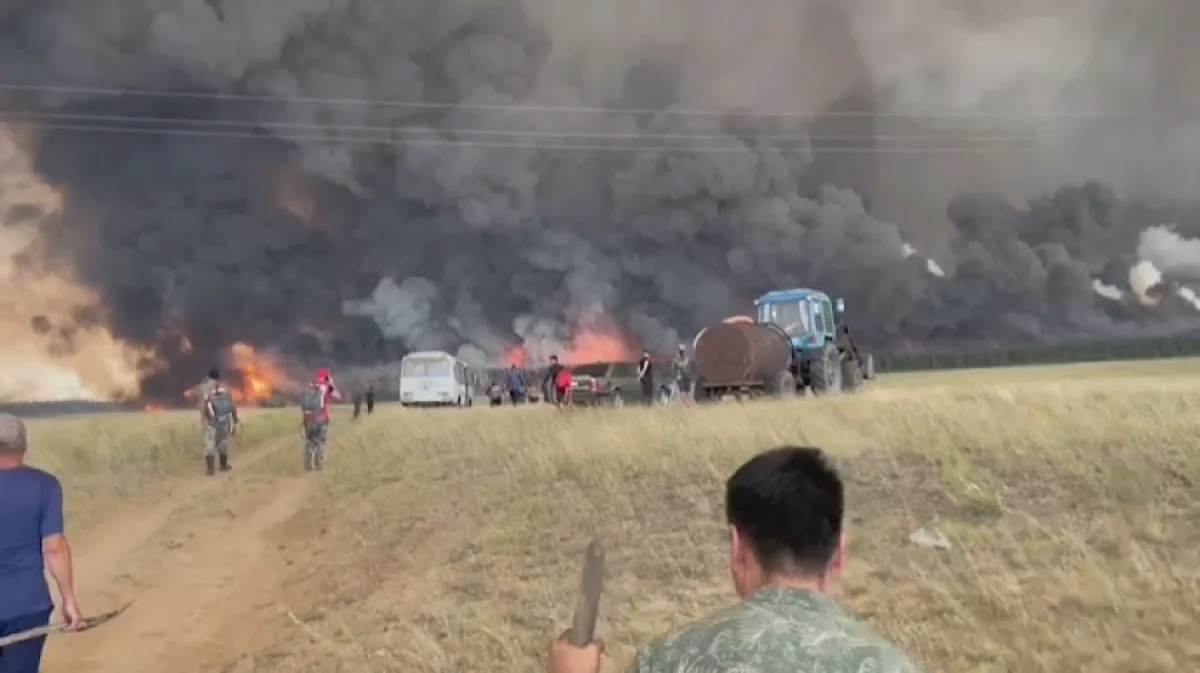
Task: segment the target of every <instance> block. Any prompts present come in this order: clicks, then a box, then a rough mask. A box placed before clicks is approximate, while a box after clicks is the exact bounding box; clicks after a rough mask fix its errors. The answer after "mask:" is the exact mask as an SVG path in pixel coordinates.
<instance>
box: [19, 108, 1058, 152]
mask: <svg viewBox="0 0 1200 673" xmlns="http://www.w3.org/2000/svg"><path fill="white" fill-rule="evenodd" d="M0 122H3V123H8V124H11V125H14V126H33V127H35V128H38V129H48V130H54V131H76V132H83V133H109V134H128V135H160V136H179V137H192V138H228V139H244V140H286V141H289V142H293V143H295V142H302V141H315V142H331V143H359V144H375V145H392V146H420V145H427V146H449V147H485V148H508V149H536V150H564V151H582V152H652V151H660V152H669V151H677V152H748V151H754V150H755V149H758V148H755V147H752V146H749V145H746V144H745V143H742V142H740V141H738V140H737V139H736V138H730V139H729V140H730V141H731V142H730V144H726V145H566V144H559V143H514V142H494V141H476V140H457V139H453V138H390V139H388V138H344V137H337V136H329V135H325V136H297V135H274V134H265V133H253V132H249V131H242V132H238V131H209V130H205V129H171V128H145V127H119V126H97V125H82V124H41V123H37V122H29V121H12V122H10V121H5V119H4V118H3V117H2V116H0ZM762 149H775V150H778V151H797V150H802V149H807V148H805V147H770V146H768V147H766V148H762ZM1037 149H1038V148H1037V147H1035V146H1033V145H1021V146H976V147H954V146H946V147H882V148H872V147H830V148H817V151H819V152H821V153H823V154H910V153H932V154H977V153H984V154H987V153H998V152H1017V153H1022V152H1034V151H1037Z"/></svg>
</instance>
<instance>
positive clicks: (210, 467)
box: [204, 456, 217, 477]
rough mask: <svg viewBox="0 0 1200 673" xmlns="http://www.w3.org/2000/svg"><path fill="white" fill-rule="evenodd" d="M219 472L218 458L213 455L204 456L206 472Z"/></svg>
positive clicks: (208, 473) (209, 473) (209, 474)
mask: <svg viewBox="0 0 1200 673" xmlns="http://www.w3.org/2000/svg"><path fill="white" fill-rule="evenodd" d="M216 473H217V459H216V458H213V457H212V456H205V457H204V474H207V475H208V476H210V477H211V476H213V475H214V474H216Z"/></svg>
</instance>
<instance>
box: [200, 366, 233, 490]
mask: <svg viewBox="0 0 1200 673" xmlns="http://www.w3.org/2000/svg"><path fill="white" fill-rule="evenodd" d="M208 379H209V381H211V382H212V383H211V385H208V386H207V392H206V393H205V395H204V398H203V403H202V406H201V412H200V413H201V415H202V417H203V419H204V473H205V474H207V475H208V476H210V477H211V476H213V474H215V473H216V468H217V462H218V461H219V462H220V469H221V471H222V472H228V471H230V470H231V469H233V466H232V465H230V464H229V444H230V443H231V441H232V439H233V436H234V435H235V434H236V433H237V426H238V423H239V422H240V421H239V420H238V412H237V404H235V403H234V401H233V393H231V392H230V391H229V389H228V388H226V387H225V385H224V384H223V383H221V372H220V371H219V370H218V369H217V368H216V367H213V368H212V369H211V370H209V372H208Z"/></svg>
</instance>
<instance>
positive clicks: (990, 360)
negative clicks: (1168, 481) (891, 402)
mask: <svg viewBox="0 0 1200 673" xmlns="http://www.w3.org/2000/svg"><path fill="white" fill-rule="evenodd" d="M1192 356H1200V339H1197V338H1191V339H1139V340H1134V341H1130V340H1123V341H1092V342H1087V343H1074V344H1060V345H1054V346H1036V347H1028V348H1020V349H1011V350H1002V349H992V350H981V351H975V352H963V353H941V354H936V355H877V356H876V358H875V360H876V362H875V365H876V367H877V368H878V370H879V371H880V372H912V371H925V370H933V369H973V368H979V367H1015V366H1020V365H1052V364H1066V363H1070V362H1103V361H1105V360H1153V359H1158V358H1177V357H1192Z"/></svg>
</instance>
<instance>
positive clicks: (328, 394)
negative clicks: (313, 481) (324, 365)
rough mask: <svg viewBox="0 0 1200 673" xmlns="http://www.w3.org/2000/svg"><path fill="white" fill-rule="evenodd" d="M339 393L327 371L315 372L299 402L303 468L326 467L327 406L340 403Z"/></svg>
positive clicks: (327, 438) (309, 469)
mask: <svg viewBox="0 0 1200 673" xmlns="http://www.w3.org/2000/svg"><path fill="white" fill-rule="evenodd" d="M341 399H342V394H341V393H340V392H338V389H337V387H336V386H334V385H333V375H332V374H331V373H330V371H329V370H328V369H319V370H317V375H316V376H315V377H314V378H313V382H312V383H310V384H308V388H307V389H305V391H304V398H303V399H302V400H301V401H300V412H301V414H302V418H301V427H302V428H303V430H304V469H305V470H307V471H309V472H312V471H313V470H323V469H324V468H325V443H326V442H328V441H329V403H330V402H331V401H335V402H336V401H341Z"/></svg>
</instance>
